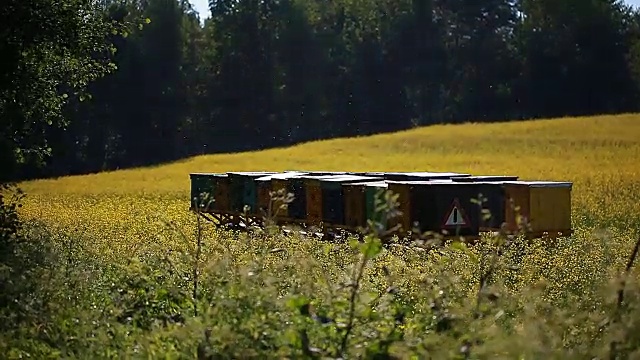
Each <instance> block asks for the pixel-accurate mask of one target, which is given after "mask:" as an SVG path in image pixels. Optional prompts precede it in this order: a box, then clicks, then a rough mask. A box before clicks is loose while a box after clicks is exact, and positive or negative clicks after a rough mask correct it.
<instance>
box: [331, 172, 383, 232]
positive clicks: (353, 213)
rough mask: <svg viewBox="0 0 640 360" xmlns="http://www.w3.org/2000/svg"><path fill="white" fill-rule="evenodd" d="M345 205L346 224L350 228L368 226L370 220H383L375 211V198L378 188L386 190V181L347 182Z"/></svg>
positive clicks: (344, 187) (345, 185)
mask: <svg viewBox="0 0 640 360" xmlns="http://www.w3.org/2000/svg"><path fill="white" fill-rule="evenodd" d="M342 186H343V189H344V206H345V225H346V227H347V228H349V229H358V228H361V227H366V226H367V225H368V220H373V221H378V222H379V221H381V216H380V215H378V214H376V212H375V198H376V192H377V191H378V190H382V191H384V190H386V188H387V183H386V182H384V181H373V182H357V183H345V184H343V185H342Z"/></svg>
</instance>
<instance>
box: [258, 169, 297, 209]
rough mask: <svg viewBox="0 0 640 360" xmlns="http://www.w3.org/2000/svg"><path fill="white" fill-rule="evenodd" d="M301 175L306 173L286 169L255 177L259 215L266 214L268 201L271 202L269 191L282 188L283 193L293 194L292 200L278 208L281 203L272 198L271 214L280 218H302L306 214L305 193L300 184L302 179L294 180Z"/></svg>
mask: <svg viewBox="0 0 640 360" xmlns="http://www.w3.org/2000/svg"><path fill="white" fill-rule="evenodd" d="M302 175H306V173H303V172H294V171H287V172H284V173H278V174H273V175H267V176H265V177H261V178H258V179H256V184H257V188H258V206H257V207H258V211H259V212H260V215H261V216H263V215H268V212H269V203H270V202H271V196H270V194H269V192H271V191H273V192H277V191H278V190H281V189H282V190H284V191H285V193H284V194H287V193H292V194H293V196H294V198H293V201H292V202H291V203H289V204H288V206H287V207H285V208H280V206H281V205H282V203H281V202H280V201H277V200H274V202H273V204H271V206H272V209H271V212H272V214H271V215H276V217H277V218H280V219H294V220H299V219H304V217H305V215H306V194H305V193H304V188H303V187H302V186H301V183H302V181H300V180H298V181H296V178H297V177H299V176H302Z"/></svg>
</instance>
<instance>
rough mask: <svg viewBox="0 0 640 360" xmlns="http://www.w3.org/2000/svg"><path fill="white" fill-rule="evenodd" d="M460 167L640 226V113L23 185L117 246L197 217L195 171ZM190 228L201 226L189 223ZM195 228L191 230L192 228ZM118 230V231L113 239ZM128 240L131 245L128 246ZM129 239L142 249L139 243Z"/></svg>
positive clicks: (65, 222) (388, 137) (484, 127)
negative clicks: (550, 185) (542, 183)
mask: <svg viewBox="0 0 640 360" xmlns="http://www.w3.org/2000/svg"><path fill="white" fill-rule="evenodd" d="M297 169H300V170H331V171H453V172H467V173H473V174H487V175H489V174H497V175H500V174H508V175H511V174H513V175H518V176H520V177H521V178H522V179H532V180H538V179H543V180H558V181H571V182H573V183H574V188H573V210H574V211H573V213H574V224H576V225H578V226H579V225H581V223H582V221H581V220H584V218H589V219H593V220H594V221H596V220H597V223H594V224H593V225H594V226H597V225H599V224H600V225H602V224H604V225H608V224H611V223H614V224H618V225H620V226H625V225H631V224H633V225H639V224H640V221H639V220H640V191H638V190H640V185H639V184H640V116H638V115H618V116H601V117H589V118H567V119H561V120H557V119H554V120H538V121H528V122H511V123H496V124H465V125H444V126H432V127H425V128H420V129H415V130H409V131H404V132H399V133H393V134H384V135H377V136H369V137H362V138H351V139H337V140H326V141H318V142H312V143H307V144H302V145H298V146H293V147H290V148H283V149H274V150H266V151H256V152H249V153H242V154H222V155H206V156H197V157H193V158H190V159H186V160H182V161H179V162H176V163H172V164H167V165H162V166H156V167H149V168H140V169H131V170H121V171H114V172H108V173H102V174H91V175H84V176H72V177H67V178H60V179H54V180H40V181H32V182H27V183H23V184H21V187H22V188H23V189H24V190H25V191H26V192H27V194H28V199H27V201H26V204H25V209H24V211H25V214H26V215H27V216H34V217H37V218H39V219H43V220H47V221H51V222H53V223H55V224H56V225H58V226H63V227H68V228H71V229H82V231H95V232H97V233H99V234H101V235H102V236H105V237H113V238H114V240H113V241H116V242H117V243H119V244H120V241H124V239H128V238H136V237H138V236H140V235H141V234H145V236H146V235H147V234H148V232H149V231H151V232H152V231H153V229H156V224H155V221H156V220H161V219H162V220H174V221H177V222H179V223H185V224H186V223H187V222H188V220H187V219H188V218H189V217H190V214H189V212H188V211H187V208H188V206H189V201H188V197H189V195H188V194H189V186H190V184H189V173H190V172H225V171H252V170H255V171H262V170H264V171H283V170H297ZM188 226H191V224H189V225H188ZM187 228H188V227H187ZM107 235H108V236H107ZM122 245H123V246H125V245H126V244H125V243H122ZM128 246H132V245H131V244H129V245H128Z"/></svg>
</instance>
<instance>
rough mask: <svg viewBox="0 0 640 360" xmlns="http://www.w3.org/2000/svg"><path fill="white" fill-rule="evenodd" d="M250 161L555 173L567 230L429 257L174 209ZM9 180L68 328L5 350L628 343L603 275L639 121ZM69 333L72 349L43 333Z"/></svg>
mask: <svg viewBox="0 0 640 360" xmlns="http://www.w3.org/2000/svg"><path fill="white" fill-rule="evenodd" d="M250 170H254V171H282V170H336V171H454V172H466V173H474V174H479V175H503V174H504V175H518V176H520V178H522V179H532V180H536V179H540V180H558V181H571V182H573V183H574V187H573V204H572V206H573V214H572V220H573V227H574V229H575V232H576V233H575V235H573V236H571V237H570V238H563V239H559V240H558V241H556V242H554V243H553V244H551V243H547V242H545V241H543V240H536V241H533V242H531V243H525V242H524V240H522V241H510V242H507V243H504V242H497V243H487V244H481V245H479V246H477V247H467V246H465V245H462V244H455V243H454V244H452V245H450V246H448V247H446V248H444V249H441V250H439V251H437V252H433V251H424V250H421V249H420V248H416V249H411V248H398V247H391V248H388V249H387V248H384V249H383V248H380V247H379V246H378V245H377V243H376V242H374V241H371V242H367V243H366V244H359V245H358V244H355V243H347V244H328V243H322V242H318V241H314V240H310V239H304V238H301V237H292V238H288V237H283V236H281V235H278V234H276V233H270V232H266V233H257V234H252V235H247V234H235V233H225V232H219V231H216V230H215V229H214V228H212V227H211V226H210V225H209V224H206V223H200V224H199V223H198V222H197V219H196V217H195V216H194V215H193V214H191V213H190V212H189V211H188V207H189V199H188V197H189V173H190V172H226V171H250ZM20 187H21V188H22V189H23V190H25V192H26V193H27V198H26V199H25V201H24V207H23V208H22V210H21V211H22V214H23V215H24V216H25V218H27V219H32V220H33V221H34V222H35V221H37V222H38V223H41V224H42V225H41V227H37V229H38V230H33V231H34V234H35V233H36V232H37V234H38V235H37V236H40V237H42V236H45V235H43V233H44V234H46V237H47V239H50V240H52V241H51V242H50V243H51V244H52V245H51V246H52V247H53V248H55V249H57V250H55V251H57V253H58V254H62V255H59V258H60V259H62V260H59V261H62V263H64V264H65V265H64V266H62V268H58V270H57V271H53V272H51V273H47V274H48V276H49V277H45V278H46V279H47V283H48V284H49V285H47V286H54V285H52V284H56V286H58V287H57V289H62V290H57V293H56V294H57V295H56V296H53V297H52V298H50V299H49V300H48V301H52V302H53V303H56V302H55V301H59V302H60V303H64V304H67V305H65V306H71V307H70V308H69V309H70V310H68V312H61V313H59V314H58V315H56V316H58V318H56V319H58V320H59V321H63V320H64V321H76V323H77V324H78V325H77V326H75V327H69V326H68V325H65V326H66V327H65V326H61V325H56V326H53V325H51V324H49V326H51V327H52V328H54V329H56V330H55V331H57V332H58V333H57V335H55V336H54V335H52V332H53V331H52V330H50V329H49V332H47V335H46V336H45V335H42V334H41V330H38V331H36V333H37V334H39V335H38V336H45V338H47V339H48V340H47V342H45V343H47V344H49V345H46V349H48V350H42V349H40V350H33V347H32V345H29V346H26V345H24V344H21V343H20V344H17V343H11V342H7V344H9V345H6V346H5V347H6V349H13V350H11V351H13V353H14V354H24V353H29V354H34V353H38V351H41V352H42V353H47V354H49V352H48V351H49V350H50V349H54V350H55V351H58V353H57V354H60V353H62V354H67V355H69V354H70V355H71V356H80V357H82V356H92V357H102V356H105V357H109V356H113V355H114V354H118V355H124V356H133V357H138V356H140V357H146V356H152V357H155V356H160V355H162V356H164V355H165V354H173V355H176V356H177V355H178V354H181V355H183V356H186V357H195V356H200V355H202V354H203V353H208V354H214V355H217V356H222V357H234V356H236V357H256V356H266V357H276V358H282V357H300V356H301V357H309V358H312V357H322V356H329V357H333V358H336V357H341V356H342V357H343V358H346V357H350V356H351V357H353V356H365V357H373V356H374V355H381V354H382V355H384V354H387V355H388V354H394V355H395V356H398V357H399V358H407V357H409V356H410V355H418V356H419V357H420V358H424V357H427V358H431V357H435V358H442V357H460V358H465V357H466V358H484V357H489V356H491V357H496V356H497V357H499V358H502V357H505V358H531V357H533V358H539V357H542V358H547V357H549V358H555V357H562V358H565V357H586V356H590V357H604V356H608V355H609V354H612V353H616V354H626V355H634V354H636V353H635V351H637V349H636V348H637V345H634V344H638V341H637V339H636V338H637V337H638V335H636V334H637V333H638V331H637V330H638V327H639V325H640V324H639V323H638V321H637V320H633V319H634V318H639V317H638V316H636V315H640V307H638V306H634V305H633V304H629V305H627V301H625V302H624V305H623V304H622V302H621V303H618V302H617V301H618V300H617V299H618V297H617V295H616V294H617V291H618V290H619V289H620V286H619V284H618V282H616V279H618V277H619V276H620V274H621V273H622V272H623V271H624V269H625V266H626V264H627V261H628V258H629V256H630V254H631V252H632V249H633V246H634V243H635V241H636V239H637V236H638V235H639V234H640V232H639V231H638V229H639V227H640V115H635V114H628V115H618V116H599V117H588V118H566V119H552V120H537V121H523V122H511V123H495V124H464V125H439V126H432V127H426V128H419V129H414V130H409V131H404V132H399V133H393V134H384V135H376V136H369V137H362V138H349V139H334V140H327V141H318V142H312V143H307V144H302V145H298V146H293V147H289V148H282V149H273V150H266V151H257V152H249V153H241V154H221V155H206V156H198V157H194V158H190V159H186V160H183V161H179V162H175V163H172V164H166V165H162V166H156V167H149V168H140V169H131V170H121V171H114V172H108V173H102V174H91V175H83V176H73V177H65V178H60V179H51V180H38V181H30V182H26V183H23V184H20ZM198 225H200V226H198ZM52 251H53V250H52ZM496 254H498V255H496ZM363 259H364V260H363ZM71 264H84V265H71ZM63 268H64V269H66V270H64V269H63ZM122 269H124V270H122ZM65 271H67V272H65ZM630 271H631V272H634V271H635V270H634V268H632V269H631V270H630ZM52 273H55V275H53V274H52ZM63 273H64V274H65V275H64V276H63V275H61V274H63ZM634 274H635V273H634ZM71 278H73V279H76V280H77V281H76V282H74V283H73V287H71V285H70V284H69V280H68V279H71ZM636 278H637V277H633V276H632V277H631V278H630V279H628V281H627V287H628V289H627V290H626V292H625V293H624V298H625V299H627V300H628V299H637V298H638V296H639V295H640V287H638V286H637V285H635V282H634V279H636ZM43 286H44V285H43ZM64 289H67V290H64ZM71 289H73V290H71ZM354 289H355V290H354ZM70 293H73V294H81V295H78V296H80V297H81V298H80V299H76V300H75V301H76V302H75V303H74V304H76V305H73V306H72V305H68V303H69V302H68V301H67V300H64V299H66V296H68V295H69V294H70ZM356 293H357V294H359V295H360V296H355V294H356ZM96 294H102V295H100V296H99V295H96ZM113 294H117V295H113ZM48 296H49V295H48ZM52 299H53V300H52ZM105 304H106V305H105ZM63 308H64V306H63ZM109 311H111V313H109ZM71 313H74V314H77V315H70V314H71ZM98 313H99V314H100V315H97V314H98ZM109 314H112V315H109ZM115 314H117V316H116V315H115ZM621 314H625V315H624V316H622V315H621ZM60 319H62V320H60ZM74 319H75V320H74ZM123 319H124V320H123ZM58 320H57V321H58ZM41 326H44V327H45V328H46V327H47V324H41ZM63 328H64V330H62V329H63ZM14 335H15V334H14ZM23 335H24V334H23ZM30 336H33V337H37V336H36V335H33V334H31V335H30ZM69 336H71V337H73V338H74V339H76V340H74V341H75V342H73V343H70V342H69V341H68V340H64V341H63V340H61V339H62V338H64V337H69ZM83 336H84V337H87V338H93V339H98V338H99V339H101V340H108V341H111V343H112V344H114V345H99V344H98V343H97V342H95V341H93V340H91V341H90V340H80V339H82V337H83ZM51 337H53V338H54V340H51V339H50V338H51ZM5 340H6V339H5ZM56 341H57V342H56ZM60 341H62V343H63V344H62V345H60V343H59V342H60ZM51 342H52V343H53V344H57V345H50V343H51ZM2 344H3V343H2V341H1V338H0V350H2V349H3V347H2ZM12 344H13V345H12ZM33 346H35V345H33ZM16 349H19V350H16ZM38 349H39V348H38ZM54 350H51V351H52V352H54ZM7 351H9V350H7ZM199 354H200V355H199ZM16 356H17V355H16ZM202 356H204V355H202ZM212 356H213V355H212ZM201 358H206V357H201Z"/></svg>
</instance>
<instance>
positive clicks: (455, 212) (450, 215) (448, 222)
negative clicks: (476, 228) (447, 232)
mask: <svg viewBox="0 0 640 360" xmlns="http://www.w3.org/2000/svg"><path fill="white" fill-rule="evenodd" d="M470 226H471V221H469V217H467V214H466V213H465V212H464V210H463V209H462V206H460V201H458V199H457V198H456V199H454V200H453V203H452V204H451V208H450V209H449V211H448V212H447V213H446V216H445V218H444V221H443V223H442V227H445V228H452V227H453V228H456V227H463V228H466V227H470Z"/></svg>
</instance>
